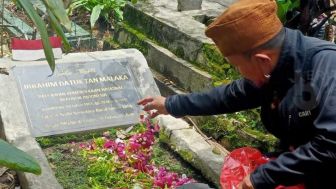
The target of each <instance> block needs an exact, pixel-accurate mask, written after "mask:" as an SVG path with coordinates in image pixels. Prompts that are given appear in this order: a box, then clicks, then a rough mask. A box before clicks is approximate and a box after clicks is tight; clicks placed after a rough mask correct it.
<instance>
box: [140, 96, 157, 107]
mask: <svg viewBox="0 0 336 189" xmlns="http://www.w3.org/2000/svg"><path fill="white" fill-rule="evenodd" d="M153 100H154V99H153V97H147V98H143V99H141V100H139V101H138V105H146V104H147V103H148V102H152V101H153Z"/></svg>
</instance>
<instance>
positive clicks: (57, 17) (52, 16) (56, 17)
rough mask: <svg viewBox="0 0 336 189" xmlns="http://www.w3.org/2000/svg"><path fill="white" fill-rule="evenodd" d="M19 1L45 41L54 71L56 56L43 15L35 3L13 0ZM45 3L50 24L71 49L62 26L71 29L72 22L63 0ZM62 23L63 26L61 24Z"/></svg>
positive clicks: (49, 60) (49, 61) (44, 45)
mask: <svg viewBox="0 0 336 189" xmlns="http://www.w3.org/2000/svg"><path fill="white" fill-rule="evenodd" d="M13 1H14V2H15V3H17V5H18V6H20V7H22V8H23V9H24V10H25V12H26V13H27V16H28V17H29V18H30V19H31V20H32V21H33V23H34V24H35V26H36V28H37V29H38V31H39V32H40V35H41V40H42V43H43V48H44V53H45V56H46V59H47V61H48V64H49V66H50V69H51V70H52V71H53V72H54V70H55V58H54V54H53V52H52V47H51V45H50V42H49V36H48V32H47V28H46V24H45V23H44V21H43V19H42V18H41V16H40V15H39V14H38V12H37V10H35V8H34V6H33V4H32V3H31V2H30V1H27V0H13ZM42 2H43V3H44V5H45V7H46V10H47V14H48V16H49V20H50V25H51V27H52V28H53V29H54V30H55V31H56V33H57V35H58V36H60V37H61V38H62V41H63V44H64V47H65V50H69V49H70V44H69V42H68V41H67V38H66V37H65V34H64V32H63V29H62V26H64V28H65V29H67V30H68V31H70V30H71V22H70V20H69V18H68V16H67V14H66V11H65V9H64V5H63V1H62V0H42ZM61 25H62V26H61Z"/></svg>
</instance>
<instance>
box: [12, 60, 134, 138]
mask: <svg viewBox="0 0 336 189" xmlns="http://www.w3.org/2000/svg"><path fill="white" fill-rule="evenodd" d="M128 61H129V60H128V59H120V60H108V61H107V60H106V61H97V62H85V63H83V62H79V63H64V64H57V65H56V70H55V73H54V74H53V75H51V72H50V68H49V67H48V65H31V66H20V67H16V68H14V74H15V76H16V78H17V82H18V86H19V89H20V92H21V96H22V100H23V104H24V107H25V111H26V116H27V120H28V123H29V125H30V128H31V131H32V135H33V136H47V135H54V134H62V133H70V132H77V131H86V130H94V129H101V128H106V127H113V126H122V125H129V124H132V123H136V122H137V121H138V116H139V112H140V108H139V107H138V106H137V105H136V102H137V101H138V100H139V99H140V95H139V92H138V91H137V87H135V82H134V78H133V77H134V76H133V74H132V72H131V69H129V67H128V65H129V64H128Z"/></svg>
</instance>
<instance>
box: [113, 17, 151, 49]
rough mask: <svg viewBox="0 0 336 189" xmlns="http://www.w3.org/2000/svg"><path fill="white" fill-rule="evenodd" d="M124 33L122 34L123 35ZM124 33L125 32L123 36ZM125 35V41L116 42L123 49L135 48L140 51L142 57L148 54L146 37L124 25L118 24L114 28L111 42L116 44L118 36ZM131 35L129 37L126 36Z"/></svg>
mask: <svg viewBox="0 0 336 189" xmlns="http://www.w3.org/2000/svg"><path fill="white" fill-rule="evenodd" d="M123 32H124V33H123ZM125 32H127V33H126V34H125ZM123 34H124V35H125V36H126V35H127V39H126V41H125V42H124V43H120V42H118V43H119V44H120V45H121V46H122V47H124V48H136V49H138V50H140V51H141V52H142V53H143V54H144V55H147V54H148V48H149V47H148V44H147V43H146V40H147V37H146V36H145V35H143V34H142V33H141V32H139V31H137V30H136V29H134V28H132V27H130V26H129V25H127V24H126V23H120V24H119V25H118V26H116V33H115V35H114V36H113V41H115V42H117V41H118V38H119V37H120V35H123ZM128 34H131V35H128Z"/></svg>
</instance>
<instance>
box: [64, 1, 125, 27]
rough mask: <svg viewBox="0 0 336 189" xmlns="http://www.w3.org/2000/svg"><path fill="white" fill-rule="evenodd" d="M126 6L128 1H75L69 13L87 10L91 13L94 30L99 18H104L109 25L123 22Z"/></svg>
mask: <svg viewBox="0 0 336 189" xmlns="http://www.w3.org/2000/svg"><path fill="white" fill-rule="evenodd" d="M125 4H126V0H74V1H73V2H72V3H71V4H70V6H69V8H68V12H69V14H72V11H73V10H75V9H85V10H86V11H88V12H90V13H91V16H90V23H91V28H93V27H94V25H95V23H96V22H97V20H98V19H99V17H103V18H104V19H105V20H106V21H107V22H109V23H112V21H120V20H122V19H123V12H122V8H123V7H124V6H125Z"/></svg>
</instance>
